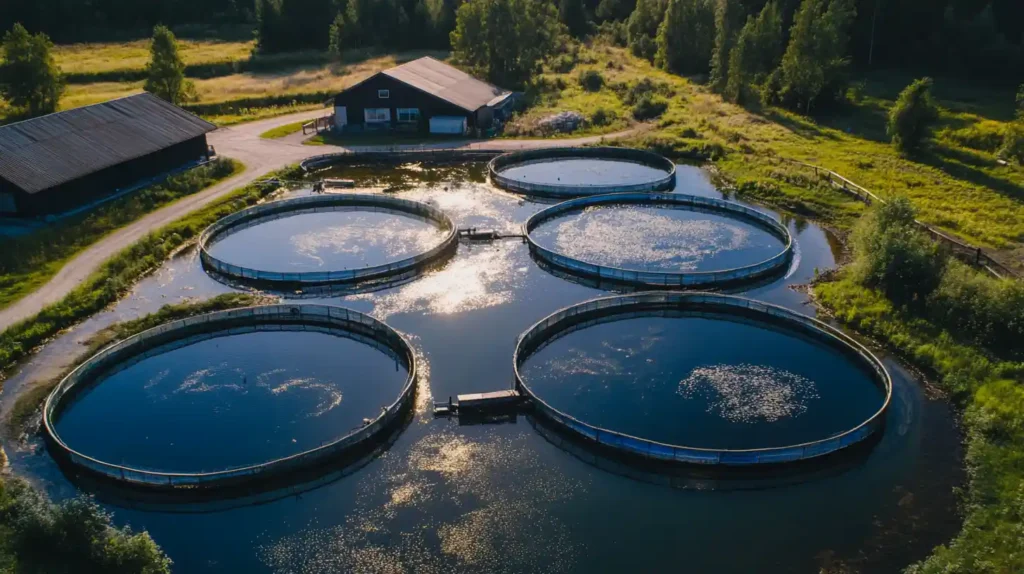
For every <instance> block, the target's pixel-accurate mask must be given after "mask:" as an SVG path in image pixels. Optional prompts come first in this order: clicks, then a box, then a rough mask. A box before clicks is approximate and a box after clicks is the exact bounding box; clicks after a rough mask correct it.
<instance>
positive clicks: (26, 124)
mask: <svg viewBox="0 0 1024 574" xmlns="http://www.w3.org/2000/svg"><path fill="white" fill-rule="evenodd" d="M215 129H217V126H215V125H213V124H211V123H210V122H207V121H205V120H201V119H199V118H198V117H196V116H194V115H192V114H190V113H188V112H186V111H185V110H183V109H181V108H179V107H177V106H175V105H173V104H169V103H167V102H165V101H163V100H161V99H160V98H158V97H156V96H154V95H152V94H148V93H142V94H136V95H133V96H127V97H124V98H120V99H117V100H113V101H109V102H104V103H102V104H95V105H91V106H85V107H82V108H75V109H73V110H67V111H63V112H58V113H55V114H50V115H47V116H42V117H39V118H33V119H31V120H25V121H22V122H17V123H13V124H10V125H6V126H0V177H2V178H3V179H5V180H7V181H9V182H10V183H12V184H14V185H15V186H16V187H19V188H21V189H22V190H24V191H26V192H28V193H36V192H39V191H42V190H44V189H47V188H50V187H54V186H57V185H60V184H62V183H67V182H69V181H72V180H75V179H78V178H80V177H82V176H85V175H88V174H90V173H93V172H96V171H99V170H101V169H103V168H106V167H110V166H112V165H116V164H119V163H122V162H125V161H128V160H132V159H135V158H139V157H142V156H144V155H147V154H150V153H153V152H156V151H159V150H162V149H164V148H168V147H170V146H172V145H175V144H178V143H182V142H184V141H188V140H190V139H192V138H195V137H198V136H201V135H203V134H205V133H208V132H211V131H213V130H215Z"/></svg>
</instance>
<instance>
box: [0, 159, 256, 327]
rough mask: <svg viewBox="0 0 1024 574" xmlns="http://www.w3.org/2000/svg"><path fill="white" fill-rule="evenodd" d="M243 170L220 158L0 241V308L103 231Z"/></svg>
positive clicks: (49, 274) (50, 274) (41, 281)
mask: <svg viewBox="0 0 1024 574" xmlns="http://www.w3.org/2000/svg"><path fill="white" fill-rule="evenodd" d="M240 169H241V165H240V164H238V163H236V162H233V161H231V160H226V159H218V160H214V161H213V162H211V163H209V164H206V165H204V166H201V167H197V168H195V169H191V170H189V171H186V172H184V173H181V174H178V175H173V176H171V177H168V178H167V179H166V180H165V181H162V182H159V183H157V184H154V185H151V186H149V187H146V188H144V189H140V190H138V191H135V192H133V193H130V194H128V195H125V196H124V197H121V198H118V199H115V200H112V201H110V202H109V203H106V204H104V205H101V206H99V207H96V208H95V209H91V210H89V211H87V212H85V213H83V214H82V215H78V216H74V217H71V218H69V219H67V220H65V221H62V222H60V223H56V224H54V225H51V226H48V227H44V228H42V229H40V230H38V231H35V232H33V233H31V234H28V235H23V236H20V237H14V238H5V239H2V240H0V245H2V247H3V248H2V249H0V308H3V307H6V306H8V305H10V304H11V303H13V302H14V301H17V300H18V299H20V298H22V297H24V296H25V295H26V294H28V293H30V292H31V291H33V290H34V289H36V288H38V287H39V286H40V285H43V284H44V283H46V282H47V281H49V280H50V278H51V277H53V275H54V274H56V273H57V271H59V270H60V268H61V267H62V266H63V265H64V263H65V262H66V261H68V260H69V259H70V258H71V257H74V256H75V255H76V254H78V253H80V252H81V251H82V250H84V249H85V248H87V247H88V246H89V245H91V244H93V243H94V242H96V241H97V240H99V239H100V238H101V237H103V236H104V235H106V234H108V233H110V232H111V231H113V230H115V229H118V228H119V227H122V226H124V225H127V224H128V223H131V222H132V221H135V220H137V219H139V218H140V217H142V216H143V215H145V214H146V213H149V212H151V211H153V210H155V209H157V208H159V207H162V206H164V205H167V204H168V203H171V202H173V201H176V200H178V199H180V198H182V197H185V196H187V195H191V194H193V193H196V192H198V191H200V190H201V189H204V188H206V187H209V186H210V185H212V184H213V183H214V182H216V181H218V180H222V179H224V178H227V177H229V176H231V175H233V174H235V173H237V172H238V171H239V170H240Z"/></svg>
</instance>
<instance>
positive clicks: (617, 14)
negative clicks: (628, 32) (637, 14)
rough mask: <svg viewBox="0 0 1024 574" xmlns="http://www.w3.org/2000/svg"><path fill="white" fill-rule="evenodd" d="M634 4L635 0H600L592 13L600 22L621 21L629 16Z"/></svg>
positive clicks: (634, 7)
mask: <svg viewBox="0 0 1024 574" xmlns="http://www.w3.org/2000/svg"><path fill="white" fill-rule="evenodd" d="M636 4H637V2H636V0H601V1H600V2H599V3H598V4H597V8H596V9H595V11H594V13H595V15H596V16H597V19H598V20H601V21H602V22H607V21H622V20H626V19H627V18H629V16H630V14H632V13H633V10H635V9H636Z"/></svg>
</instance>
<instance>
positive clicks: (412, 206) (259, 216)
mask: <svg viewBox="0 0 1024 574" xmlns="http://www.w3.org/2000/svg"><path fill="white" fill-rule="evenodd" d="M352 208H360V209H369V210H374V211H376V210H380V211H390V212H401V213H408V214H412V215H415V216H417V217H422V218H424V219H426V220H428V221H430V222H432V223H434V224H436V225H438V226H440V227H441V228H442V229H443V230H444V231H445V232H446V233H445V236H444V238H443V239H442V240H441V242H440V243H439V244H438V245H436V246H434V247H432V248H431V249H429V250H427V251H424V252H423V253H420V254H418V255H415V256H413V257H407V258H405V259H401V260H399V261H395V262H393V263H388V264H384V265H371V266H367V267H363V268H360V269H344V270H335V271H312V272H299V273H279V272H274V271H264V270H260V269H252V268H249V267H242V266H239V265H233V264H231V263H228V262H227V261H223V260H221V259H218V258H217V257H215V256H214V255H212V254H211V253H210V247H211V246H212V245H213V244H214V243H216V242H217V240H218V239H220V238H223V237H226V236H228V235H230V234H232V233H235V232H237V231H241V230H243V229H246V228H248V227H251V226H253V225H258V224H260V223H264V222H266V221H268V220H272V219H276V218H279V217H287V216H291V215H297V214H302V213H324V212H329V211H338V210H344V209H352ZM458 242H459V237H458V229H457V228H456V227H455V224H454V223H453V222H452V220H451V218H450V217H448V215H447V214H445V213H444V212H443V211H441V210H440V209H437V208H435V207H433V206H430V205H427V204H425V203H420V202H418V201H411V200H408V199H401V198H398V197H393V196H390V195H381V194H358V193H355V194H329V195H320V196H311V197H299V198H295V199H287V200H283V201H273V202H269V203H264V204H262V205H257V206H254V207H250V208H249V209H245V210H242V211H239V212H237V213H233V214H231V215H228V216H227V217H225V218H223V219H221V220H219V221H217V222H215V223H214V224H213V225H211V226H210V227H208V228H207V229H206V230H205V231H203V233H202V234H201V235H200V236H199V257H200V260H201V261H202V264H203V267H205V268H206V269H208V270H211V271H214V272H216V273H218V274H220V275H222V276H224V277H228V278H230V279H235V280H241V281H245V282H256V283H260V284H265V285H274V284H278V285H327V284H338V283H356V282H362V281H370V280H378V279H383V278H387V277H392V276H395V275H401V274H403V273H406V272H408V271H410V270H412V269H416V268H419V267H421V266H423V265H426V264H427V263H429V262H431V261H434V260H435V259H438V258H439V257H441V256H443V255H445V254H447V253H449V252H451V251H453V250H454V248H455V247H456V246H457V245H458Z"/></svg>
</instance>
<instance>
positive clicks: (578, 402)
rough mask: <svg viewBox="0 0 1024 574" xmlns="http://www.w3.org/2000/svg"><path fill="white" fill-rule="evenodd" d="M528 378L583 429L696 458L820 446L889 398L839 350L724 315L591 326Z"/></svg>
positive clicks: (559, 344)
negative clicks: (710, 451) (714, 451)
mask: <svg viewBox="0 0 1024 574" xmlns="http://www.w3.org/2000/svg"><path fill="white" fill-rule="evenodd" d="M737 341H742V342H743V344H742V345H737V344H736V342H737ZM521 372H522V375H523V378H524V380H525V381H526V383H527V384H528V385H530V387H531V388H532V389H533V390H534V392H536V393H537V395H538V396H539V397H540V398H541V399H543V400H544V401H545V402H547V403H548V404H549V405H551V406H552V407H554V408H555V409H558V410H560V411H562V412H564V413H566V414H568V415H571V416H573V417H576V418H577V419H579V420H582V421H584V422H586V423H588V424H591V425H595V426H598V427H601V428H606V429H608V430H612V431H616V432H620V433H625V434H628V435H632V436H636V437H640V438H645V439H648V440H653V441H656V442H662V443H668V444H676V445H684V446H692V447H697V448H720V449H751V448H768V447H780V446H787V445H794V444H800V443H804V442H811V441H815V440H820V439H824V438H827V437H830V436H833V435H835V434H838V433H841V432H843V431H846V430H850V429H852V428H854V427H856V426H857V425H859V424H860V423H862V422H864V421H865V420H867V419H868V418H869V417H870V416H871V415H873V414H874V413H875V412H876V411H877V410H878V409H879V408H880V407H881V405H882V399H883V395H882V393H881V392H880V391H879V390H878V388H877V387H876V386H875V385H874V384H873V382H872V380H871V379H870V378H869V375H868V374H867V373H866V372H865V371H863V370H861V369H860V368H859V367H858V366H857V365H855V364H853V363H852V362H851V361H850V360H849V359H848V358H847V357H845V356H844V355H843V354H842V353H841V352H839V351H837V350H836V349H834V348H833V347H831V346H828V345H825V344H823V343H820V342H818V341H813V340H811V339H809V338H805V337H803V336H799V335H797V334H795V333H793V332H788V331H784V330H782V329H780V328H776V327H773V326H770V325H766V324H754V323H750V322H739V321H736V320H735V319H734V318H732V317H728V316H722V317H717V318H707V317H695V316H686V315H680V316H677V317H673V318H668V317H637V318H628V319H621V320H617V321H612V322H607V323H601V324H597V325H590V326H586V327H584V328H582V329H579V330H575V331H572V332H569V333H567V334H565V335H563V336H562V337H560V338H557V339H555V340H554V341H552V342H551V343H549V344H548V345H547V346H545V347H544V348H543V349H541V350H540V351H539V352H537V353H536V354H534V355H532V356H531V357H529V358H528V359H527V360H526V362H525V364H524V368H523V369H522V371H521Z"/></svg>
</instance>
